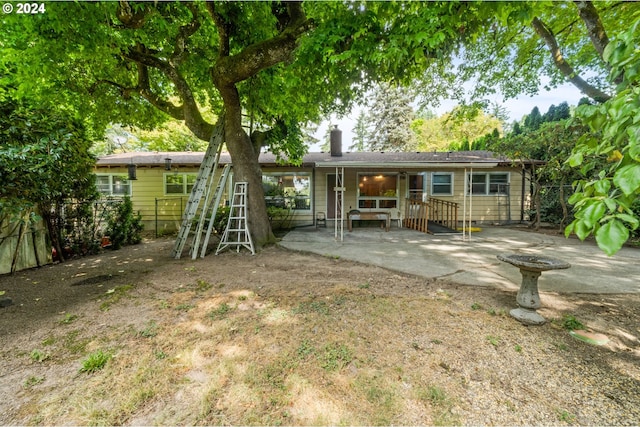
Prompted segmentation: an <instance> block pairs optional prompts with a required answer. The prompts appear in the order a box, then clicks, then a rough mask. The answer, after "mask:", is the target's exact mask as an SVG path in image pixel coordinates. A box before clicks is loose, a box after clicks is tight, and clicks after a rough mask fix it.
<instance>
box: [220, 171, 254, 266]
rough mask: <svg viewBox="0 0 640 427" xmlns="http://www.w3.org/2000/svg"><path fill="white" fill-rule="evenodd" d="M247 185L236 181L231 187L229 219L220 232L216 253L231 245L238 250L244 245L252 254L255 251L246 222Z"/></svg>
mask: <svg viewBox="0 0 640 427" xmlns="http://www.w3.org/2000/svg"><path fill="white" fill-rule="evenodd" d="M247 185H248V183H246V182H236V183H235V185H234V187H233V197H232V198H231V210H230V212H229V221H228V222H227V228H226V229H225V230H224V233H223V234H222V240H220V244H219V245H218V249H217V250H216V255H218V254H219V253H220V252H222V251H223V250H225V249H227V248H229V247H231V246H235V247H236V249H237V251H238V252H240V247H245V248H247V249H249V250H250V251H251V254H252V255H254V254H255V253H256V251H255V249H254V248H253V241H252V240H251V233H249V227H248V224H247Z"/></svg>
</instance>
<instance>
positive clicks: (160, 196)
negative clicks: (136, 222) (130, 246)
mask: <svg viewBox="0 0 640 427" xmlns="http://www.w3.org/2000/svg"><path fill="white" fill-rule="evenodd" d="M197 172H198V167H174V168H172V170H171V171H170V172H169V171H166V170H164V168H162V167H138V168H137V170H136V177H137V179H136V180H132V181H129V182H130V185H131V202H132V204H133V210H134V212H140V214H141V215H142V223H143V225H144V229H145V230H146V231H150V230H151V231H153V230H155V232H156V234H157V235H162V234H164V233H173V232H175V231H176V230H178V229H179V228H180V224H181V222H182V213H183V212H184V207H185V205H186V203H187V200H188V199H189V195H188V194H186V195H173V194H166V193H165V189H164V174H165V173H197ZM95 173H96V174H97V175H102V174H107V175H110V174H120V175H126V174H127V168H126V167H108V168H105V167H99V168H96V169H95ZM113 197H118V196H113Z"/></svg>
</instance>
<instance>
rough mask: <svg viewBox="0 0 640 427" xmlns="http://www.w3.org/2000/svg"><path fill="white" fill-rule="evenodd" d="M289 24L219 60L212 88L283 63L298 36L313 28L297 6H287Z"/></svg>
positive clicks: (213, 74) (293, 47)
mask: <svg viewBox="0 0 640 427" xmlns="http://www.w3.org/2000/svg"><path fill="white" fill-rule="evenodd" d="M287 10H288V12H289V17H290V21H289V23H288V25H287V26H286V27H285V29H284V30H283V31H282V32H281V33H280V34H278V35H277V36H275V37H272V38H270V39H268V40H264V41H261V42H258V43H255V44H252V45H250V46H247V47H246V48H245V49H243V50H242V51H241V52H240V53H238V54H236V55H232V56H220V57H218V60H217V61H216V64H215V66H214V67H213V69H212V71H211V74H212V77H213V81H214V82H215V83H216V86H218V87H220V86H226V85H230V84H234V83H238V82H241V81H243V80H246V79H248V78H249V77H251V76H253V75H255V74H257V73H258V72H259V71H261V70H264V69H266V68H269V67H271V66H273V65H275V64H278V63H280V62H284V61H287V60H288V59H289V58H290V57H291V54H292V53H293V51H294V50H295V48H296V47H297V45H298V40H299V38H300V36H301V35H302V34H304V33H306V32H307V31H309V30H310V29H311V28H312V27H313V21H312V20H308V19H307V18H306V16H305V14H304V11H303V10H302V5H301V4H300V2H288V3H287Z"/></svg>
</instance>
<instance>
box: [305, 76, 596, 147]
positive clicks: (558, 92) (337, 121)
mask: <svg viewBox="0 0 640 427" xmlns="http://www.w3.org/2000/svg"><path fill="white" fill-rule="evenodd" d="M583 97H584V95H583V94H582V93H581V92H580V91H579V90H578V89H577V88H576V87H575V86H573V85H572V84H570V83H566V84H564V85H562V86H558V87H557V88H556V89H554V90H552V91H546V90H544V89H542V90H541V91H540V93H539V94H538V95H536V96H528V95H523V96H520V97H518V98H514V99H508V100H501V99H494V101H496V102H498V103H499V104H501V105H503V106H504V107H505V108H506V109H507V112H508V113H509V123H511V122H513V121H516V120H520V119H521V118H522V117H523V116H525V115H526V114H529V113H530V112H531V109H532V108H533V107H536V106H537V107H538V109H539V110H540V113H542V114H544V113H546V112H547V110H548V109H549V107H550V106H551V105H558V104H560V103H562V102H565V101H566V102H567V103H568V104H569V105H570V106H575V105H578V101H579V100H580V98H583ZM455 106H456V103H455V102H453V101H443V102H442V103H441V105H440V106H439V107H438V108H436V109H435V113H436V114H437V115H442V114H444V113H447V112H449V111H451V110H452V109H453V107H455ZM361 110H362V107H360V106H356V107H355V108H354V109H353V110H352V111H351V114H349V115H348V116H345V117H342V118H338V117H332V118H331V120H327V121H324V122H322V123H321V124H320V126H319V127H318V130H317V131H316V133H315V135H314V136H315V137H316V138H318V139H319V140H320V141H322V140H323V138H324V137H325V135H326V134H327V130H328V128H329V126H332V127H333V125H338V129H340V130H341V131H342V149H343V150H345V151H347V150H348V148H349V146H351V145H353V128H354V127H355V123H356V119H357V118H358V115H359V114H360V111H361ZM321 144H322V142H321V143H319V144H314V145H312V146H311V147H310V149H309V151H310V152H318V151H320V145H321Z"/></svg>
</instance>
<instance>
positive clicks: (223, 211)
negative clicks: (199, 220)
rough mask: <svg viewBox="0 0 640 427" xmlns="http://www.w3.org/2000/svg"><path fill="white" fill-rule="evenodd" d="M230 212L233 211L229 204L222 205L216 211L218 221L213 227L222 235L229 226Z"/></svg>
mask: <svg viewBox="0 0 640 427" xmlns="http://www.w3.org/2000/svg"><path fill="white" fill-rule="evenodd" d="M229 212H231V208H230V207H229V206H220V207H219V208H218V210H217V212H216V221H215V223H214V224H213V228H214V229H215V230H216V233H218V234H219V235H222V233H224V229H225V228H227V222H229Z"/></svg>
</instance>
